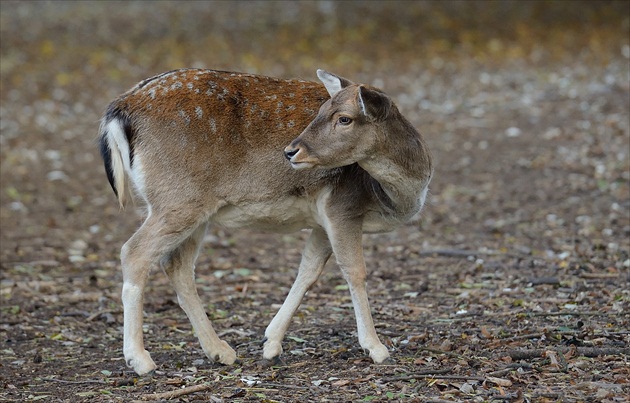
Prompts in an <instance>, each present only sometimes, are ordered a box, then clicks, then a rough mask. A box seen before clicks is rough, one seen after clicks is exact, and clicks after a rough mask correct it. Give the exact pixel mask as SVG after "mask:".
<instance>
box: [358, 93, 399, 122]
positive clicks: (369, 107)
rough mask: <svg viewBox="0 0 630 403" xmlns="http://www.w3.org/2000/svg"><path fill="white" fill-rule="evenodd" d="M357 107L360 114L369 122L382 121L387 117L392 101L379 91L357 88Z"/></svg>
mask: <svg viewBox="0 0 630 403" xmlns="http://www.w3.org/2000/svg"><path fill="white" fill-rule="evenodd" d="M358 97H359V105H360V107H361V112H362V113H363V114H364V115H365V116H366V117H367V118H368V119H370V120H376V121H382V120H385V119H386V118H387V116H389V112H390V110H391V109H392V100H391V99H390V98H389V97H388V96H387V95H385V94H384V93H382V92H380V91H375V90H371V89H368V88H366V87H364V86H362V85H361V86H359V95H358Z"/></svg>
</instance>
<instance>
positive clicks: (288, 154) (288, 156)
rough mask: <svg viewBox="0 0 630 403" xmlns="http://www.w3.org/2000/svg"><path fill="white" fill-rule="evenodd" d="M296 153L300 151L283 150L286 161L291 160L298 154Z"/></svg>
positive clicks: (296, 149) (294, 149) (295, 149)
mask: <svg viewBox="0 0 630 403" xmlns="http://www.w3.org/2000/svg"><path fill="white" fill-rule="evenodd" d="M298 151H300V149H298V148H292V149H286V148H285V149H284V156H285V157H286V159H288V160H291V158H292V157H293V156H294V155H295V154H297V153H298Z"/></svg>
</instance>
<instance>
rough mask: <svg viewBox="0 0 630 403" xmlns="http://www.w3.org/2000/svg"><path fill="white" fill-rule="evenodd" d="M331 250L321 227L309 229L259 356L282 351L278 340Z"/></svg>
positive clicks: (269, 358) (278, 353) (282, 336)
mask: <svg viewBox="0 0 630 403" xmlns="http://www.w3.org/2000/svg"><path fill="white" fill-rule="evenodd" d="M331 252H332V249H331V248H330V242H328V237H327V236H326V233H325V232H324V230H323V229H321V228H315V229H313V231H312V232H311V236H310V237H309V239H308V241H307V242H306V246H305V247H304V252H303V253H302V261H301V262H300V267H299V268H298V274H297V277H296V279H295V282H294V283H293V286H292V287H291V290H290V291H289V295H287V298H286V299H285V301H284V303H283V304H282V307H280V310H279V311H278V313H277V314H276V316H274V318H273V320H272V321H271V323H269V326H267V330H265V345H264V347H263V358H265V359H268V360H271V359H273V358H276V357H278V356H279V355H280V354H282V339H283V338H284V334H285V333H286V331H287V329H288V327H289V323H290V322H291V318H292V317H293V315H294V314H295V311H297V309H298V307H299V306H300V303H301V302H302V298H304V294H306V292H307V291H308V289H309V288H310V287H311V286H312V285H313V284H314V283H315V281H317V279H318V278H319V276H320V274H321V273H322V270H323V269H324V265H325V264H326V261H327V260H328V258H329V257H330V254H331Z"/></svg>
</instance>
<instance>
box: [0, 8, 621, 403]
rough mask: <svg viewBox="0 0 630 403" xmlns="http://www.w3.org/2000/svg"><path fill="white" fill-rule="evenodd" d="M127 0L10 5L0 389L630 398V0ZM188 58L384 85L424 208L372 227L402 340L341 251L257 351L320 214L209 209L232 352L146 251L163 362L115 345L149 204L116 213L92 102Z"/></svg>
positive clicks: (378, 282)
mask: <svg viewBox="0 0 630 403" xmlns="http://www.w3.org/2000/svg"><path fill="white" fill-rule="evenodd" d="M115 4H116V5H115V6H114V5H113V3H108V2H67V3H64V2H50V3H42V2H10V1H6V2H5V1H3V2H2V6H1V7H2V13H1V16H0V22H1V24H0V28H1V34H2V37H1V40H2V46H1V52H2V69H1V73H2V81H1V83H2V89H1V98H0V100H1V105H0V117H1V123H0V130H1V131H0V146H1V149H0V156H1V165H0V169H1V171H0V173H1V192H0V197H1V202H0V219H1V222H0V224H1V237H0V241H1V247H0V259H1V260H0V261H1V269H2V271H1V282H0V296H1V307H0V313H1V319H0V354H1V355H0V400H2V401H15V402H18V401H19V402H22V401H35V400H44V401H73V402H95V401H99V402H100V401H102V402H107V401H134V400H135V401H140V400H169V399H174V400H179V401H190V402H192V401H213V402H275V401H280V402H297V401H300V402H305V401H322V402H326V401H328V402H350V401H416V402H446V401H448V402H451V401H452V402H458V401H473V402H534V401H536V402H594V401H599V402H626V401H628V396H630V381H629V379H630V347H629V345H630V212H629V211H630V186H629V182H630V165H629V159H630V121H629V120H630V119H629V112H628V111H629V110H630V95H629V94H630V82H629V74H630V68H629V60H630V42H629V41H628V31H629V29H630V28H629V27H630V17H629V10H628V8H629V6H628V3H627V2H603V3H598V4H599V5H598V6H597V5H594V4H595V3H588V2H555V3H549V2H481V3H478V2H463V3H456V2H414V3H404V2H403V3H398V2H383V3H380V2H366V3H365V4H363V5H359V3H353V2H340V3H330V2H321V3H315V2H301V3H288V2H256V3H254V2H252V3H249V2H241V3H228V2H218V3H205V2H156V3H151V6H150V7H147V5H146V4H147V3H144V2H128V3H115ZM356 7H359V8H360V7H363V8H364V9H362V10H360V11H361V12H359V13H355V12H354V11H355V10H353V9H354V8H356ZM304 15H308V16H309V17H308V18H307V19H304V18H305V17H303V16H304ZM358 15H360V17H359V16H358ZM415 22H418V23H417V24H416V23H415ZM192 66H195V67H199V66H203V67H208V68H217V69H223V70H226V69H229V70H239V71H247V72H252V73H259V74H265V75H277V76H282V77H287V78H290V77H298V78H302V79H310V80H312V79H315V69H317V68H326V69H327V70H330V71H333V72H336V73H338V74H341V75H344V76H347V77H348V78H350V79H353V80H355V81H363V82H368V83H370V84H376V85H378V86H380V87H382V88H383V89H384V90H385V91H386V92H388V93H389V94H390V95H392V97H393V98H394V99H395V101H396V102H397V104H398V106H399V108H400V109H401V111H402V112H403V113H404V114H405V115H406V116H407V117H408V118H409V119H410V120H411V121H412V123H413V124H414V125H416V127H418V128H419V130H420V131H421V132H422V133H423V135H424V136H425V137H426V139H427V141H428V142H429V145H430V147H431V149H432V151H433V153H434V157H435V160H436V164H437V165H436V170H435V179H434V181H433V183H432V185H431V195H430V200H429V202H428V205H427V206H426V208H425V211H424V213H423V217H422V220H421V221H420V222H419V223H415V224H409V225H407V226H404V227H403V228H401V229H399V230H397V231H395V232H392V233H390V234H381V235H366V236H365V238H364V244H365V257H366V262H367V265H368V270H369V277H368V290H369V297H370V302H371V307H372V312H373V315H374V320H375V323H376V327H377V332H378V334H379V336H380V338H381V340H382V341H383V343H385V345H386V346H387V347H388V348H389V349H390V350H391V355H392V361H391V362H388V363H386V364H374V363H372V361H371V360H370V359H369V357H368V356H367V355H366V353H365V352H364V351H362V349H361V348H360V347H359V344H358V340H357V333H356V325H355V321H354V314H353V309H352V304H351V301H350V295H349V292H348V290H347V286H346V285H345V282H344V280H343V278H342V276H341V274H340V272H339V270H338V269H337V267H336V265H335V264H334V263H333V262H329V264H328V266H327V269H326V271H325V272H324V274H323V275H322V277H321V278H320V280H319V282H318V283H317V284H316V285H315V286H314V287H313V288H312V289H311V291H310V292H309V293H308V295H307V296H306V298H305V299H304V302H303V304H302V305H301V307H300V309H299V311H298V313H297V314H296V316H295V318H294V320H293V322H292V325H291V327H290V328H289V331H288V333H287V336H286V337H285V340H284V345H283V346H284V351H285V353H284V355H283V356H282V361H281V362H279V363H277V365H276V364H274V365H269V363H265V362H263V361H262V345H261V341H262V338H263V333H264V329H265V327H266V325H267V324H268V323H269V321H270V320H271V318H272V317H273V315H274V314H275V312H276V311H277V309H278V308H279V306H280V304H281V303H282V301H283V299H284V297H285V296H286V294H287V292H288V290H289V288H290V286H291V284H292V281H293V279H294V278H295V273H296V267H297V265H298V263H299V259H300V252H301V248H302V247H303V245H304V241H305V239H306V236H307V234H308V233H305V232H299V233H295V234H290V235H277V236H276V235H273V236H272V235H269V234H260V233H253V232H250V231H246V230H242V231H241V230H240V231H232V230H229V231H228V230H225V229H222V228H218V227H213V228H210V230H209V232H208V235H207V237H206V243H205V245H204V247H203V250H202V253H201V256H200V258H199V261H198V262H197V270H196V272H197V286H198V290H199V293H200V295H201V298H202V300H203V301H204V303H206V304H207V305H206V308H207V313H208V316H209V317H210V318H211V320H212V321H213V324H214V326H215V328H216V329H217V332H218V333H219V334H220V335H221V337H222V338H223V339H225V340H226V341H227V342H228V343H229V344H230V345H231V346H232V347H233V348H234V349H235V350H236V351H237V354H238V357H239V360H240V362H239V363H238V364H235V365H232V366H223V365H218V364H214V363H212V362H211V361H210V360H208V359H207V358H206V357H205V356H204V354H203V352H202V351H201V348H200V346H199V343H198V342H197V339H196V337H195V335H194V334H193V332H192V328H191V325H190V323H189V322H188V320H187V318H186V317H185V314H184V313H183V311H182V310H181V309H180V308H179V306H178V304H177V300H176V297H175V294H174V291H173V290H172V288H171V287H170V285H169V284H168V280H167V278H166V276H165V275H164V273H161V272H158V271H156V272H154V273H152V275H151V279H150V283H149V286H148V287H147V290H146V294H145V305H144V308H145V325H144V331H145V343H146V345H147V349H148V350H149V351H150V352H151V354H152V357H153V358H154V360H155V362H156V363H157V365H158V369H157V370H156V371H155V373H154V374H152V375H151V376H143V377H139V376H137V375H136V374H135V373H134V372H133V371H132V370H130V369H129V368H127V367H126V365H125V362H124V359H123V356H122V305H121V301H120V293H121V283H122V276H121V273H120V263H119V251H120V247H121V246H122V244H123V243H124V242H125V241H126V240H127V239H128V238H129V237H130V236H131V234H132V233H133V231H134V229H135V228H137V227H138V226H139V224H140V223H141V212H140V211H141V209H140V206H138V211H135V209H134V208H130V209H128V210H127V211H119V209H118V206H117V203H116V201H115V198H114V195H113V193H112V192H111V189H110V188H109V185H108V183H107V179H106V177H105V175H104V171H103V168H102V164H101V161H100V156H99V155H98V150H97V147H96V140H95V139H96V136H97V131H98V120H99V118H100V116H101V115H102V113H103V111H104V109H105V107H106V106H107V104H108V102H109V101H110V100H112V99H113V98H114V97H115V96H116V95H118V94H120V93H122V92H123V91H125V90H126V89H127V88H129V87H131V86H132V85H134V84H135V83H136V82H137V81H139V80H141V79H143V78H145V77H148V76H151V75H154V74H157V73H160V72H161V71H166V70H170V69H173V68H179V67H192ZM331 260H333V261H334V259H331Z"/></svg>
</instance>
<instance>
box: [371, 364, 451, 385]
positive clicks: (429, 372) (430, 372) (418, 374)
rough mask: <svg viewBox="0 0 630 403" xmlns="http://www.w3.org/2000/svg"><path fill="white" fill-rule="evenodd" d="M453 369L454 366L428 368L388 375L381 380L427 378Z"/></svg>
mask: <svg viewBox="0 0 630 403" xmlns="http://www.w3.org/2000/svg"><path fill="white" fill-rule="evenodd" d="M452 370H453V367H451V368H444V369H427V370H426V371H418V372H414V373H412V374H407V375H397V376H388V377H385V378H381V381H383V382H393V381H407V380H410V379H416V378H426V377H432V376H434V375H439V374H447V373H449V372H451V371H452Z"/></svg>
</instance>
